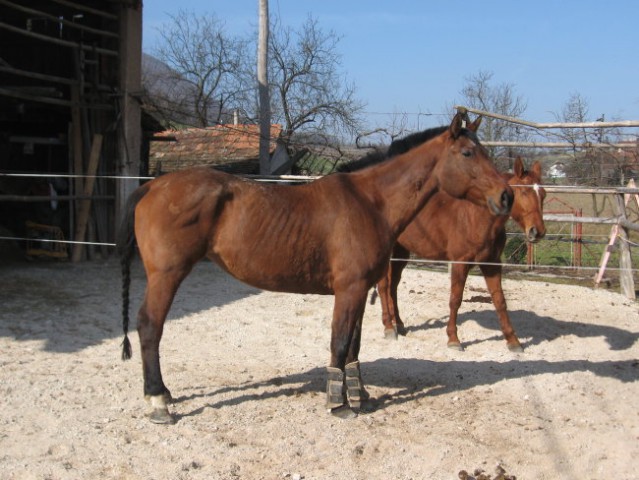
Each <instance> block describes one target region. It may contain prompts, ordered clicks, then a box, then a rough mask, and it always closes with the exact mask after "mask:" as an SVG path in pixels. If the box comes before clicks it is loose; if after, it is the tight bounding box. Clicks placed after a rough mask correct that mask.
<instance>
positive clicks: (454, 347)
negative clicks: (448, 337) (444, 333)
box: [448, 342, 464, 352]
mask: <svg viewBox="0 0 639 480" xmlns="http://www.w3.org/2000/svg"><path fill="white" fill-rule="evenodd" d="M448 348H450V349H451V350H457V351H458V352H463V351H464V347H462V346H461V343H459V342H448Z"/></svg>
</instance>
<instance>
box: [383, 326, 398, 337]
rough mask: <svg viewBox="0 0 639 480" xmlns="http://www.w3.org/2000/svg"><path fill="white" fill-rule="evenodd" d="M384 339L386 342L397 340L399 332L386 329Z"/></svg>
mask: <svg viewBox="0 0 639 480" xmlns="http://www.w3.org/2000/svg"><path fill="white" fill-rule="evenodd" d="M384 338H385V339H386V340H397V332H396V331H395V329H394V328H386V329H384Z"/></svg>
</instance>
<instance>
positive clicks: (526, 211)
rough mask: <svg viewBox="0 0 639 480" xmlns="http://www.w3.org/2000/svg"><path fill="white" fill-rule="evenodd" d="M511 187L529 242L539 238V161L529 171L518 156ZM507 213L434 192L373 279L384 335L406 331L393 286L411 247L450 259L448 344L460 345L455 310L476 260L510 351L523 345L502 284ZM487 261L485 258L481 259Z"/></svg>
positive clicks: (541, 231)
mask: <svg viewBox="0 0 639 480" xmlns="http://www.w3.org/2000/svg"><path fill="white" fill-rule="evenodd" d="M504 178H505V179H506V180H507V181H508V184H509V185H510V186H511V187H512V189H513V192H514V194H515V200H514V202H513V207H512V210H511V212H510V215H511V217H512V218H513V220H515V222H517V223H518V224H519V226H520V227H521V228H522V229H523V231H524V232H525V237H526V240H527V241H528V242H537V241H538V240H540V239H541V238H542V237H543V236H544V235H545V233H546V227H545V225H544V221H543V212H542V207H543V201H544V198H545V196H546V193H545V191H544V189H543V188H541V187H539V184H540V183H541V165H540V163H539V162H535V163H534V164H533V166H532V169H531V170H530V171H526V170H525V169H524V164H523V162H522V160H521V158H517V160H516V161H515V165H514V174H504ZM506 220H507V218H506V217H495V216H493V215H492V214H491V213H490V212H489V211H488V209H486V208H484V207H481V206H478V205H476V204H474V203H471V202H468V201H465V200H462V199H457V198H453V197H451V196H450V195H448V194H446V193H445V192H438V193H436V194H435V195H434V196H433V197H432V198H431V200H430V201H429V202H428V204H427V205H426V206H425V207H424V209H423V210H421V211H420V212H419V213H418V214H417V216H416V217H415V218H414V219H413V221H412V222H411V223H410V224H409V225H408V227H406V229H405V230H404V231H403V232H402V234H401V235H400V236H399V238H398V240H397V244H396V245H395V248H394V250H393V258H394V259H400V260H395V261H392V262H391V267H390V269H389V271H388V275H387V276H386V277H385V278H383V279H382V280H381V281H380V282H379V283H378V284H377V291H378V293H379V296H380V299H381V303H382V323H383V324H384V331H385V335H386V336H387V337H389V338H393V337H396V336H397V333H399V334H402V335H404V334H406V328H405V327H404V323H403V322H402V320H401V318H400V316H399V308H398V305H397V287H398V285H399V281H400V279H401V275H402V271H403V270H404V267H405V266H406V264H407V259H408V258H409V254H410V252H412V253H414V254H416V255H418V256H420V257H422V258H426V259H430V260H451V261H453V262H463V263H453V264H452V266H451V291H450V302H449V306H450V316H449V318H448V326H447V328H446V333H447V334H448V346H449V347H451V348H455V349H459V350H461V349H462V347H461V342H460V341H459V338H458V337H457V313H458V311H459V307H460V305H461V302H462V297H463V293H464V286H465V285H466V279H467V277H468V273H469V271H470V269H471V268H472V267H473V266H474V265H473V264H474V263H478V264H479V268H480V269H481V272H482V274H483V275H484V279H485V280H486V286H487V287H488V291H489V292H490V295H491V297H492V300H493V304H494V305H495V309H496V310H497V316H498V317H499V324H500V326H501V331H502V332H503V334H504V337H505V338H506V343H507V346H508V348H509V349H510V350H512V351H522V347H521V344H520V343H519V339H518V338H517V335H516V334H515V331H514V329H513V327H512V325H511V323H510V318H509V317H508V311H507V309H506V300H505V298H504V292H503V290H502V286H501V275H502V267H501V264H500V261H501V260H500V258H501V254H502V252H503V250H504V246H505V244H506ZM480 262H485V263H480Z"/></svg>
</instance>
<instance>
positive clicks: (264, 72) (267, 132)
mask: <svg viewBox="0 0 639 480" xmlns="http://www.w3.org/2000/svg"><path fill="white" fill-rule="evenodd" d="M258 2H259V36H258V42H257V84H258V91H259V101H260V173H261V174H262V175H269V174H270V173H271V161H270V155H269V146H270V140H271V138H270V137H271V104H270V96H269V91H268V36H269V20H268V0H258Z"/></svg>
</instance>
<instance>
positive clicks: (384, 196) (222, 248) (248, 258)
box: [118, 112, 512, 423]
mask: <svg viewBox="0 0 639 480" xmlns="http://www.w3.org/2000/svg"><path fill="white" fill-rule="evenodd" d="M466 121H467V115H466V114H465V113H461V112H460V113H458V114H457V115H456V116H455V117H454V119H453V121H452V122H451V124H450V126H448V127H444V128H440V129H438V130H437V131H435V132H433V138H432V139H430V140H429V141H427V142H425V143H423V144H422V145H420V146H419V147H416V148H414V149H412V150H410V151H409V152H407V153H405V154H403V155H400V156H397V157H396V158H394V159H393V160H392V161H389V162H384V163H381V164H379V165H375V166H373V167H370V168H367V169H363V170H361V171H358V172H354V173H349V174H344V173H338V174H335V175H329V176H326V177H323V178H321V179H319V180H317V181H315V182H312V183H309V184H305V185H298V186H286V185H269V184H264V183H260V182H255V181H250V180H246V179H243V178H239V177H236V176H233V175H228V174H224V173H221V172H219V171H215V170H211V169H207V168H194V169H189V170H183V171H178V172H175V173H170V174H168V175H165V176H162V177H158V178H156V179H154V180H152V181H150V182H149V183H147V184H145V185H143V186H141V187H139V188H138V189H137V190H136V191H135V192H134V193H133V194H132V195H131V198H130V199H129V202H128V204H127V210H126V213H125V218H124V219H123V225H122V229H121V231H120V234H119V241H118V246H119V249H120V255H121V263H122V274H123V292H122V297H123V330H124V334H125V336H124V342H123V352H122V356H123V358H125V359H126V358H129V357H130V356H131V345H130V342H129V339H128V337H127V331H128V322H129V319H128V297H129V294H128V290H129V283H130V262H131V258H132V256H133V254H134V243H135V241H136V240H137V245H138V249H139V252H140V256H141V259H142V263H143V265H144V269H145V272H146V277H147V285H146V291H145V294H144V300H143V302H142V305H141V307H140V310H139V312H138V327H137V329H138V334H139V338H140V347H141V354H142V365H143V376H144V394H145V396H146V397H147V399H148V400H149V401H150V403H151V405H152V407H153V408H154V410H153V412H152V413H151V420H152V421H154V422H158V423H172V422H173V418H172V417H171V415H170V414H169V412H168V409H167V406H166V402H167V401H168V400H170V398H171V396H170V393H169V390H168V389H167V388H166V386H165V385H164V382H163V380H162V374H161V371H160V357H159V345H160V339H161V337H162V330H163V326H164V321H165V319H166V316H167V314H168V311H169V308H170V306H171V303H172V301H173V298H174V296H175V293H176V291H177V289H178V287H179V286H180V283H181V282H182V281H183V280H184V278H185V277H186V276H187V275H188V274H189V272H190V271H191V269H192V268H193V266H194V264H195V263H196V262H198V261H199V260H201V259H202V258H204V257H207V258H209V259H210V260H212V261H214V262H215V263H217V264H218V265H220V266H221V267H222V268H224V269H225V270H226V271H227V272H228V273H230V274H231V275H233V276H234V277H236V278H238V279H239V280H241V281H243V282H246V283H248V284H250V285H253V286H255V287H257V288H261V289H266V290H274V291H283V292H292V293H314V294H333V295H335V303H334V310H333V320H332V324H331V357H330V366H329V367H328V382H327V406H328V407H329V408H331V409H332V412H333V413H334V414H336V415H338V416H344V417H346V416H353V415H354V414H356V412H357V409H358V408H359V406H360V401H361V400H362V398H363V397H365V395H366V391H365V390H364V388H363V385H362V382H361V375H360V369H359V362H358V355H359V349H360V336H361V322H362V317H363V314H364V307H365V304H366V297H367V294H368V290H369V289H370V288H371V287H372V286H373V285H375V283H376V282H377V281H378V280H379V279H380V278H381V277H382V276H383V275H384V274H385V273H386V270H387V269H388V263H389V259H390V254H391V251H392V247H393V244H394V243H395V241H396V239H397V237H398V235H399V234H400V233H401V232H402V230H403V229H404V228H405V227H406V225H408V224H409V223H410V221H411V220H412V219H413V217H414V216H415V214H416V213H417V212H418V211H419V210H420V209H421V208H422V207H423V206H424V204H426V202H427V201H428V200H429V199H430V198H431V197H432V196H433V195H434V194H435V193H436V192H437V191H438V190H443V191H446V192H448V194H450V195H452V196H453V197H465V198H468V199H469V200H472V201H473V202H476V203H478V204H480V205H484V206H486V205H487V206H488V208H489V209H490V211H492V212H493V214H495V215H507V214H508V212H509V211H510V207H511V205H512V190H511V189H510V187H508V185H507V183H506V182H505V180H504V179H503V178H502V177H501V176H500V175H499V173H498V172H497V171H496V169H495V167H494V165H493V163H492V162H491V160H490V158H489V156H488V154H487V152H486V150H485V149H484V147H482V145H481V144H480V142H479V140H478V138H477V136H476V134H475V131H476V130H477V126H478V125H479V119H478V120H476V121H475V122H473V123H471V124H468V125H467V126H465V125H466ZM435 133H437V135H435ZM349 405H350V408H349Z"/></svg>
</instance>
